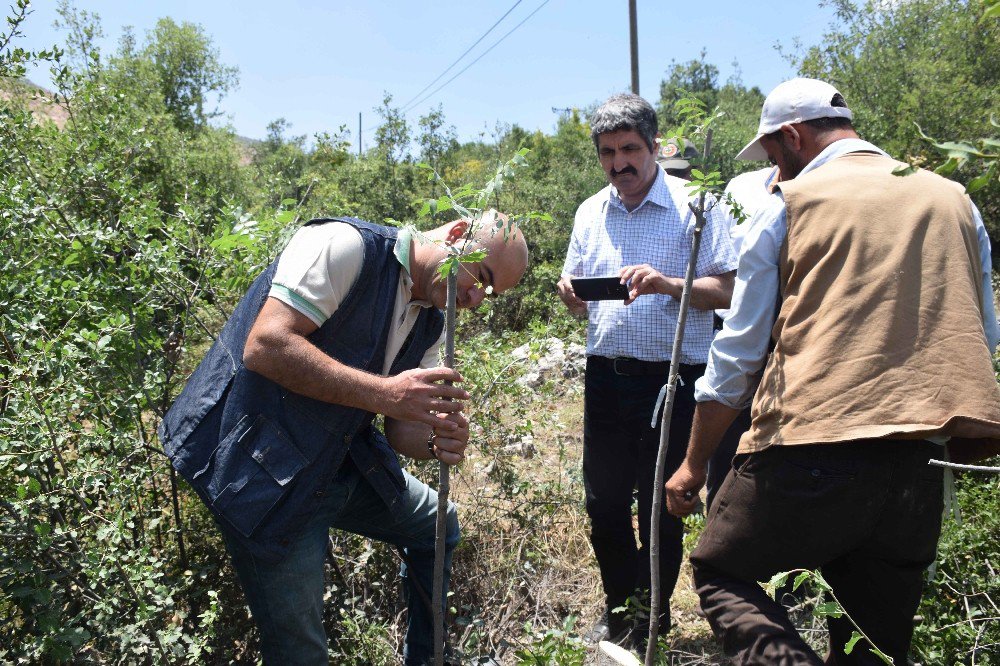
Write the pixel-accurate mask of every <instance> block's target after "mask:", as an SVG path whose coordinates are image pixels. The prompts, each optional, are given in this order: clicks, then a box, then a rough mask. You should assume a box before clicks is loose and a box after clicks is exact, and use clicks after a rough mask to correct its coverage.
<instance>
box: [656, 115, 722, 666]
mask: <svg viewBox="0 0 1000 666" xmlns="http://www.w3.org/2000/svg"><path fill="white" fill-rule="evenodd" d="M711 150H712V130H711V129H709V130H708V132H707V133H706V134H705V161H706V162H707V161H708V156H709V154H710V152H711ZM688 205H689V206H690V207H691V210H692V211H694V216H695V225H694V235H693V238H692V239H691V256H690V257H689V258H688V265H687V271H686V272H685V274H684V291H683V292H682V293H681V305H680V313H679V314H678V316H677V328H676V329H674V347H673V350H672V351H671V352H670V374H669V375H668V378H667V395H666V398H665V399H664V404H663V416H662V420H661V421H660V447H659V449H658V450H657V452H656V474H655V477H654V481H653V506H652V507H651V508H652V511H651V514H652V519H651V520H652V524H651V525H650V527H649V580H650V591H649V641H648V642H647V643H646V666H653V658H654V657H655V656H656V639H657V637H658V634H659V631H660V512H661V511H662V505H663V486H664V484H665V483H666V479H664V478H663V477H664V476H665V469H666V463H667V448H668V447H669V446H670V417H671V414H672V413H673V411H674V393H675V392H676V391H677V373H678V370H679V369H680V357H681V343H682V342H683V341H684V325H685V324H686V323H687V313H688V307H689V305H690V303H691V284H692V283H693V282H694V271H695V266H696V265H697V262H698V250H699V249H700V248H701V231H702V229H704V228H705V192H704V191H702V193H701V195H700V196H699V197H698V205H697V206H691V205H690V204H688ZM680 445H681V446H687V442H681V444H680Z"/></svg>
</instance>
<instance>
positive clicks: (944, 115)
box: [791, 0, 1000, 246]
mask: <svg viewBox="0 0 1000 666" xmlns="http://www.w3.org/2000/svg"><path fill="white" fill-rule="evenodd" d="M830 4H832V5H833V7H834V8H835V9H836V12H837V17H838V22H837V24H836V25H835V26H834V27H833V28H832V29H831V30H830V31H829V32H828V33H827V34H826V35H825V36H824V38H823V40H822V42H821V43H820V44H819V45H817V46H814V47H812V48H809V49H807V50H806V51H805V52H803V53H801V54H799V55H796V56H792V57H791V59H792V61H793V63H794V64H796V65H797V66H798V68H799V70H800V72H801V73H802V74H803V75H805V76H812V77H816V78H821V79H824V80H827V81H830V82H831V83H833V84H834V85H836V86H837V87H838V89H839V90H840V91H841V92H843V93H844V96H845V97H846V99H847V101H848V104H849V105H850V106H851V108H852V110H854V112H855V116H854V118H855V125H856V126H857V127H858V130H859V132H860V133H861V135H862V136H863V137H864V138H866V139H868V140H870V141H872V142H873V143H875V144H877V145H879V146H880V147H881V148H883V149H884V150H886V151H887V152H888V153H889V154H890V155H892V156H893V157H896V158H898V159H903V160H906V161H910V162H914V163H916V164H921V165H927V166H930V167H932V168H933V167H936V166H938V165H940V164H941V163H943V162H945V161H947V159H948V155H946V154H942V153H940V152H938V151H937V150H935V149H934V147H933V146H932V145H931V144H930V143H928V142H927V141H926V140H925V139H924V137H923V136H922V133H923V134H926V135H927V136H931V137H936V138H938V139H942V140H943V139H951V140H958V139H963V138H964V139H976V138H979V137H991V136H995V134H996V130H995V128H994V127H992V126H991V125H990V118H991V116H992V117H994V118H1000V97H998V96H997V73H998V72H1000V21H997V20H996V19H991V18H989V17H987V16H985V15H984V11H985V10H986V9H987V7H988V4H987V3H984V2H981V1H980V0H907V2H882V1H881V0H866V1H865V2H852V1H851V0H831V3H830ZM977 175H979V172H978V171H977V170H975V169H968V170H962V171H958V172H956V173H955V174H954V176H955V177H956V178H957V179H959V180H960V181H962V182H963V183H965V184H968V182H969V181H970V180H972V179H973V178H975V177H976V176H977ZM974 200H975V201H976V203H977V204H978V206H979V207H980V210H981V211H982V213H983V217H984V220H985V222H986V224H987V229H988V230H989V231H990V236H991V239H992V241H993V244H994V246H996V245H997V243H998V241H1000V226H998V224H1000V222H998V220H1000V182H998V181H997V180H996V179H992V180H991V182H990V183H989V184H988V185H987V186H986V187H984V188H982V189H980V190H979V191H978V192H976V193H975V194H974Z"/></svg>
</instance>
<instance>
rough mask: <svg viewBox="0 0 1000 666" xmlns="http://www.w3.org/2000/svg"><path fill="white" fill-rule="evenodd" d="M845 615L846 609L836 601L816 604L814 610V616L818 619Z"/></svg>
mask: <svg viewBox="0 0 1000 666" xmlns="http://www.w3.org/2000/svg"><path fill="white" fill-rule="evenodd" d="M843 614H844V609H843V608H841V606H840V604H838V603H837V602H836V601H826V602H824V603H821V604H816V607H815V608H813V615H815V616H816V617H840V616H842V615H843Z"/></svg>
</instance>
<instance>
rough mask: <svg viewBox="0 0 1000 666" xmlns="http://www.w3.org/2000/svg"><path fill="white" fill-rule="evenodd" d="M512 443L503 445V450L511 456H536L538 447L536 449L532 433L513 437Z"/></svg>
mask: <svg viewBox="0 0 1000 666" xmlns="http://www.w3.org/2000/svg"><path fill="white" fill-rule="evenodd" d="M511 440H513V441H510V443H508V444H507V445H506V446H504V447H503V452H504V453H506V454H507V455H509V456H521V457H522V458H532V457H534V455H535V453H536V451H537V449H535V438H534V437H532V436H531V435H524V436H522V437H516V436H515V437H512V438H511Z"/></svg>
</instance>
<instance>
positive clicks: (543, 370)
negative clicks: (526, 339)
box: [511, 338, 586, 388]
mask: <svg viewBox="0 0 1000 666" xmlns="http://www.w3.org/2000/svg"><path fill="white" fill-rule="evenodd" d="M570 346H571V347H576V348H579V347H580V345H570ZM540 347H541V350H540V352H539V353H538V355H537V357H536V356H535V355H534V354H533V353H532V352H531V348H530V346H529V345H521V346H520V347H518V348H517V349H515V350H514V351H513V352H511V356H512V357H513V358H515V359H518V360H523V361H525V362H526V364H527V371H526V372H525V373H524V374H523V375H521V377H520V378H518V380H517V383H518V384H520V385H522V386H528V387H530V388H538V387H539V386H541V385H542V384H543V383H544V382H545V380H546V375H550V374H554V373H555V372H559V373H560V374H562V375H563V376H566V371H565V366H566V363H567V356H566V351H565V343H564V342H563V341H562V340H560V339H559V338H546V339H545V340H544V341H543V342H542V344H541V346H540ZM574 353H578V350H576V349H574ZM585 353H586V351H584V354H585ZM577 366H578V363H576V362H575V361H574V367H577Z"/></svg>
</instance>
